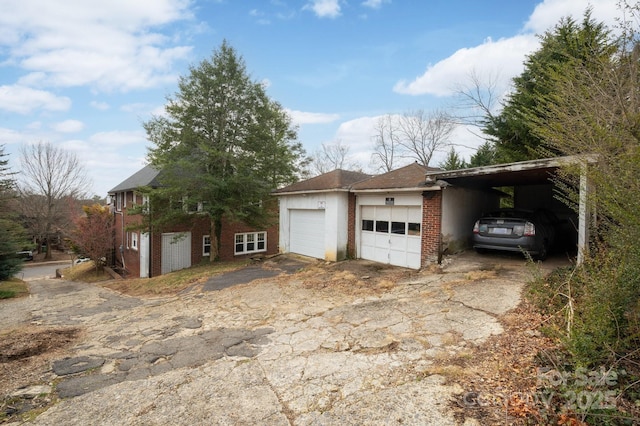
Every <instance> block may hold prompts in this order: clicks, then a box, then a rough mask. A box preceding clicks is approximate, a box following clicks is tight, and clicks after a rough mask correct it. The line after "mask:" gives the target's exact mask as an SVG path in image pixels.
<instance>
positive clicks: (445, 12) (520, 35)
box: [0, 0, 621, 197]
mask: <svg viewBox="0 0 640 426" xmlns="http://www.w3.org/2000/svg"><path fill="white" fill-rule="evenodd" d="M616 3H617V0H591V1H587V0H544V1H539V0H484V1H478V0H424V1H408V0H241V1H240V0H136V1H131V0H109V1H98V0H21V1H15V0H0V10H1V11H2V12H1V13H0V145H4V151H5V154H8V159H9V164H10V166H11V168H12V171H15V172H19V171H20V169H21V167H20V152H21V147H23V146H26V145H28V144H34V143H37V142H41V141H42V142H50V143H52V144H54V145H55V146H56V147H60V148H62V149H64V150H66V151H69V152H71V153H73V154H74V155H75V156H76V157H77V158H78V159H79V160H80V162H81V163H82V164H83V165H84V167H85V169H86V170H87V173H88V175H89V177H90V179H91V185H90V187H89V191H90V193H92V194H94V195H98V196H100V197H104V196H106V195H107V192H108V191H109V190H110V189H111V188H113V187H115V186H116V185H117V184H119V183H120V182H122V181H123V180H125V179H126V178H128V177H129V176H130V175H132V174H133V173H135V172H136V171H138V170H139V169H140V168H142V167H143V166H144V165H145V164H146V163H147V161H146V155H147V149H148V148H149V147H150V146H151V145H150V143H149V142H148V141H147V139H146V134H145V132H144V129H143V126H142V124H143V123H144V122H146V121H148V120H149V119H150V118H151V117H152V116H153V115H159V114H162V113H163V111H164V105H165V103H166V100H167V98H168V97H171V96H173V95H174V94H175V93H176V91H177V81H178V78H179V77H180V76H187V75H188V72H189V67H190V66H197V65H198V64H199V63H200V62H201V61H202V60H205V59H210V58H211V56H212V54H213V52H214V50H216V49H217V48H218V47H219V46H220V44H221V43H222V41H223V40H227V42H228V43H229V44H230V45H231V46H232V47H233V48H234V49H235V50H236V51H237V53H238V54H239V55H240V56H242V58H243V59H244V61H245V63H246V67H247V71H248V73H249V74H250V76H251V78H252V79H253V80H254V81H259V82H263V83H264V84H265V87H267V93H268V95H269V96H270V97H271V98H272V99H273V100H275V101H277V102H279V103H280V104H281V105H282V106H283V108H285V109H286V110H287V111H288V112H289V114H290V115H291V117H292V119H293V122H294V123H295V124H296V125H297V126H298V138H299V140H300V141H301V142H302V144H303V146H304V147H305V149H306V151H307V153H308V154H313V153H314V152H317V151H318V150H319V149H320V148H321V146H322V144H325V145H332V144H335V143H337V142H339V143H340V144H342V145H346V146H348V147H349V151H348V156H349V160H350V161H352V162H354V163H358V164H359V165H361V167H363V168H364V170H365V171H372V170H371V169H369V167H370V166H369V164H370V158H371V153H372V152H373V141H372V136H373V135H374V133H375V131H374V130H373V129H374V126H375V124H376V121H377V120H378V117H380V116H383V115H385V114H403V113H406V112H409V111H415V110H425V111H435V110H448V111H452V110H456V108H457V109H459V108H460V105H461V103H460V97H459V92H460V90H464V89H465V88H469V87H471V83H470V81H471V76H472V75H475V76H477V77H478V79H479V80H480V81H481V82H492V84H494V85H495V86H496V95H497V96H498V98H500V97H501V96H504V94H505V93H508V90H509V87H510V81H511V79H512V78H513V77H514V76H517V75H519V74H520V73H521V72H522V70H523V61H524V60H525V58H526V55H527V54H530V53H532V52H533V51H535V50H536V49H537V47H538V46H539V39H538V37H537V36H536V35H537V34H542V33H544V31H546V30H549V29H552V28H553V26H554V25H556V24H557V23H558V21H559V20H560V18H561V17H567V16H572V17H574V18H575V19H576V20H578V21H580V20H581V19H582V16H583V14H584V11H585V9H586V8H587V7H589V6H590V7H591V8H592V10H593V13H592V15H593V18H595V19H596V20H598V21H601V22H605V23H606V24H608V25H610V26H612V27H613V26H614V25H615V18H616V17H618V16H620V15H621V13H620V11H619V10H618V9H617V7H616ZM451 142H452V143H453V144H454V145H455V147H456V150H457V151H458V152H459V153H460V154H462V156H463V157H464V158H466V159H468V158H469V156H470V155H472V154H473V152H474V149H475V148H477V147H478V146H479V145H480V144H481V143H482V139H481V138H480V137H478V135H477V131H476V130H474V129H471V128H466V127H458V128H457V129H456V130H455V132H454V134H453V136H452V138H451ZM445 155H446V153H437V155H436V156H435V157H434V160H433V162H432V164H430V165H431V166H437V163H438V162H439V161H442V160H443V159H444V156H445Z"/></svg>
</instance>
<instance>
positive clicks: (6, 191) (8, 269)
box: [0, 145, 27, 281]
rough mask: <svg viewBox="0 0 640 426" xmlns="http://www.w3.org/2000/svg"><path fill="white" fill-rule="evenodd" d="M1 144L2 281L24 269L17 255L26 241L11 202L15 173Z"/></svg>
mask: <svg viewBox="0 0 640 426" xmlns="http://www.w3.org/2000/svg"><path fill="white" fill-rule="evenodd" d="M6 156H7V154H5V153H4V145H2V146H0V281H1V280H6V279H7V278H10V277H12V276H13V275H14V274H15V273H17V272H19V271H20V270H21V269H22V259H20V258H19V257H18V256H17V252H18V251H21V250H22V249H23V248H24V246H25V245H26V244H27V243H26V236H25V231H24V228H23V227H22V226H21V225H20V224H19V223H18V221H17V219H16V215H15V214H14V213H12V211H11V210H12V209H11V208H10V205H9V204H10V202H11V201H12V199H14V198H15V180H14V179H13V175H14V173H12V172H11V171H10V169H9V160H8V159H7V158H6Z"/></svg>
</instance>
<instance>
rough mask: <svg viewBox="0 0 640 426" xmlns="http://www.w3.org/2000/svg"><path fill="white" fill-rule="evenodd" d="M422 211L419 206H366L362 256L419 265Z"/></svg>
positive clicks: (381, 261) (411, 265)
mask: <svg viewBox="0 0 640 426" xmlns="http://www.w3.org/2000/svg"><path fill="white" fill-rule="evenodd" d="M420 212H421V210H420V207H419V206H363V207H362V211H361V218H362V220H361V223H360V257H361V258H363V259H368V260H373V261H375V262H380V263H387V264H390V265H395V266H404V267H406V268H413V269H420V247H421V238H420V236H421V229H420V226H421V222H422V220H421V219H422V215H421V213H420Z"/></svg>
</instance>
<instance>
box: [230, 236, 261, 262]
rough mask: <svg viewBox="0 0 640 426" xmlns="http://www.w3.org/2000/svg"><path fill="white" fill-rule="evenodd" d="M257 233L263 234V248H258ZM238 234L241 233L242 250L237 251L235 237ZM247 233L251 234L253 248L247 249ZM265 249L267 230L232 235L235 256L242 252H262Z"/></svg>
mask: <svg viewBox="0 0 640 426" xmlns="http://www.w3.org/2000/svg"><path fill="white" fill-rule="evenodd" d="M259 234H263V235H264V248H263V249H258V235H259ZM239 235H242V241H243V243H242V246H243V251H238V250H237V244H236V239H237V237H238V236H239ZM247 235H253V236H254V239H253V243H254V249H253V250H247ZM265 251H267V231H258V232H241V233H238V234H234V236H233V254H234V255H235V256H240V255H243V254H251V253H262V252H265Z"/></svg>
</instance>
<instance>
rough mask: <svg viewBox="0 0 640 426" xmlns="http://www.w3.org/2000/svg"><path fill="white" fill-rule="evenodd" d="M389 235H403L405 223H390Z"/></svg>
mask: <svg viewBox="0 0 640 426" xmlns="http://www.w3.org/2000/svg"><path fill="white" fill-rule="evenodd" d="M391 233H392V234H399V235H404V233H405V223H404V222H391Z"/></svg>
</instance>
